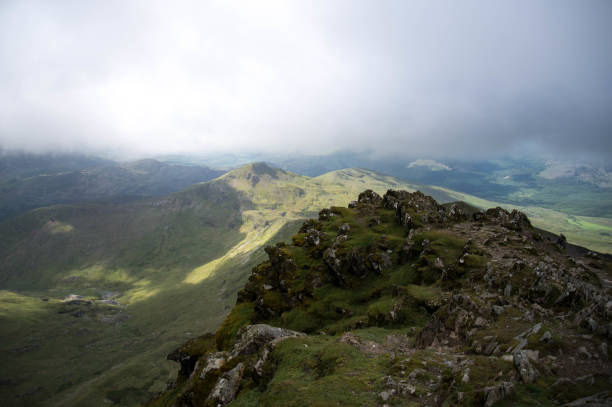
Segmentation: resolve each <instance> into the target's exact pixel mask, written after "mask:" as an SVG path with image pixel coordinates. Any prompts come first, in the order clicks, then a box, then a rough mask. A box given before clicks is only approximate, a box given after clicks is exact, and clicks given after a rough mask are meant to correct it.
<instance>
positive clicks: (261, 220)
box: [183, 210, 296, 284]
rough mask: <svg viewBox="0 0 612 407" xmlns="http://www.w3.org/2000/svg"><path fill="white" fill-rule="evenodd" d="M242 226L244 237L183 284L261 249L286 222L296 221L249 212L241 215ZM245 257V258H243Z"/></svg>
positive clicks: (195, 271)
mask: <svg viewBox="0 0 612 407" xmlns="http://www.w3.org/2000/svg"><path fill="white" fill-rule="evenodd" d="M242 217H243V225H242V227H241V228H240V231H241V232H243V233H245V234H246V236H245V238H244V239H242V240H241V241H240V242H238V243H237V244H236V245H235V246H234V247H232V248H231V249H230V250H228V251H227V253H225V254H224V255H223V256H221V257H218V258H216V259H214V260H212V261H210V262H208V263H206V264H203V265H201V266H199V267H197V268H195V269H193V270H192V271H191V272H190V273H189V274H188V275H187V277H185V279H184V280H183V283H187V284H198V283H200V282H202V281H204V280H206V279H207V278H209V277H210V276H212V275H213V274H214V273H215V272H216V271H217V270H218V269H219V268H220V267H221V266H222V265H223V264H225V262H226V261H228V260H230V259H233V258H235V257H238V256H245V255H248V254H250V253H252V252H253V251H255V250H257V249H259V248H260V247H262V246H263V245H264V244H265V243H266V242H268V241H269V240H270V239H271V238H272V237H274V235H275V234H276V233H277V232H278V231H279V230H280V229H281V227H283V226H284V225H285V224H286V223H287V222H288V221H290V220H293V219H296V216H295V215H293V214H287V216H286V217H284V218H279V217H278V215H277V213H276V212H275V211H272V210H270V211H268V210H250V211H244V212H243V214H242ZM245 257H246V256H245Z"/></svg>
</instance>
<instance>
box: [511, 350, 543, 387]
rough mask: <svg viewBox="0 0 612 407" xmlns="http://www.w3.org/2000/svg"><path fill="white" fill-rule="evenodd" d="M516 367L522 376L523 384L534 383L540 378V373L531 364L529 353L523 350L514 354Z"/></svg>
mask: <svg viewBox="0 0 612 407" xmlns="http://www.w3.org/2000/svg"><path fill="white" fill-rule="evenodd" d="M514 366H515V367H516V370H517V371H518V372H519V375H520V376H521V380H522V381H523V383H527V384H530V383H534V382H535V381H536V379H537V378H538V372H537V370H535V369H534V367H533V366H532V365H531V363H529V357H528V355H527V352H526V351H524V350H522V351H519V352H516V353H515V354H514Z"/></svg>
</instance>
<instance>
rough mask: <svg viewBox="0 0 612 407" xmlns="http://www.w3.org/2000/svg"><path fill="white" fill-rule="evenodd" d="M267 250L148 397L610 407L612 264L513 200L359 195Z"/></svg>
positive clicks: (161, 401)
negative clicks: (170, 377) (508, 205)
mask: <svg viewBox="0 0 612 407" xmlns="http://www.w3.org/2000/svg"><path fill="white" fill-rule="evenodd" d="M266 252H267V254H268V260H267V261H264V262H263V263H261V264H259V265H258V266H256V267H255V268H254V269H253V270H252V273H251V276H250V278H249V280H248V282H247V284H246V286H245V287H244V288H243V289H242V290H241V291H240V292H239V293H238V299H237V303H236V305H235V307H234V308H233V309H232V311H231V312H230V314H229V315H228V316H227V318H226V319H225V321H224V322H223V324H222V325H221V327H220V328H219V329H218V330H217V332H216V333H214V334H212V333H209V334H206V335H203V336H201V337H199V338H196V339H192V340H190V341H189V342H187V343H185V344H184V345H183V346H182V347H180V348H179V349H177V350H176V351H174V352H173V353H172V354H170V355H169V356H168V358H169V359H171V360H174V361H176V362H179V363H180V372H179V374H178V377H177V379H176V381H175V382H172V383H169V386H168V390H167V391H166V392H164V393H162V394H160V395H159V396H158V397H157V398H155V399H154V400H152V401H150V402H149V403H148V405H149V406H177V407H178V406H226V405H228V406H234V407H235V406H328V405H329V406H332V405H333V406H339V405H345V406H349V405H350V406H494V405H495V406H511V405H521V406H558V405H565V406H608V405H611V404H612V391H610V389H611V388H612V377H611V374H612V361H611V360H610V345H611V343H610V341H611V339H612V323H611V319H612V298H611V293H612V292H611V284H612V283H611V281H612V261H611V259H610V257H609V256H605V255H601V254H598V253H594V252H590V251H588V250H586V249H582V248H580V247H576V246H573V245H570V244H568V243H567V242H566V241H565V239H564V238H563V237H562V236H554V235H552V234H550V233H547V232H544V231H541V230H539V229H536V228H534V227H533V226H532V225H531V223H530V221H529V219H528V218H527V217H526V216H525V215H524V214H523V213H521V212H519V211H512V212H508V211H506V210H504V209H502V208H494V209H489V210H487V211H481V210H478V209H476V208H473V207H470V206H468V205H466V204H464V203H460V202H458V203H452V204H444V205H440V204H438V203H437V202H436V201H435V200H434V199H433V198H431V197H429V196H426V195H424V194H422V193H420V192H415V193H410V192H405V191H394V190H389V191H388V192H387V193H386V194H385V195H384V196H380V195H378V194H376V193H375V192H372V191H370V190H368V191H365V192H363V193H361V194H360V195H359V198H358V200H357V201H354V202H351V203H350V204H349V205H348V208H344V207H331V208H329V209H323V210H322V211H320V213H319V217H318V219H317V220H315V219H311V220H308V221H306V222H305V223H304V224H303V225H302V227H301V229H300V230H299V233H297V234H296V235H295V236H293V242H292V244H284V243H278V244H276V245H275V246H271V247H268V248H266Z"/></svg>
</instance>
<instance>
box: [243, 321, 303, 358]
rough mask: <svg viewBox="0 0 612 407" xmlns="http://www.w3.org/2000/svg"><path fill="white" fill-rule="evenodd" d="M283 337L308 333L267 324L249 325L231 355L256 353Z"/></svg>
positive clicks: (295, 336) (296, 336)
mask: <svg viewBox="0 0 612 407" xmlns="http://www.w3.org/2000/svg"><path fill="white" fill-rule="evenodd" d="M282 337H293V338H298V337H306V334H303V333H301V332H297V331H292V330H290V329H283V328H278V327H275V326H270V325H266V324H256V325H247V326H246V327H244V328H242V330H241V334H240V339H239V340H238V341H237V342H236V343H235V345H234V348H233V349H232V354H231V356H232V357H236V356H241V355H252V354H255V353H257V352H259V350H260V349H262V348H263V346H264V345H266V344H267V343H268V342H271V341H272V340H274V339H277V338H282Z"/></svg>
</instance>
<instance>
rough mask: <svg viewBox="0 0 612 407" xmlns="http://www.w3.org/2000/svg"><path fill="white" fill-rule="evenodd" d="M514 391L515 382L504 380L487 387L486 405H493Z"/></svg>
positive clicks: (489, 406)
mask: <svg viewBox="0 0 612 407" xmlns="http://www.w3.org/2000/svg"><path fill="white" fill-rule="evenodd" d="M512 393H514V383H512V382H502V383H500V384H499V385H497V386H492V387H487V388H485V403H484V405H485V406H486V407H491V406H493V404H495V403H497V402H498V401H500V400H503V399H505V398H506V397H508V396H509V395H510V394H512Z"/></svg>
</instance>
